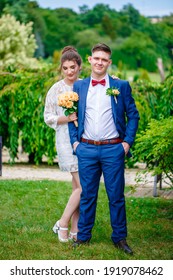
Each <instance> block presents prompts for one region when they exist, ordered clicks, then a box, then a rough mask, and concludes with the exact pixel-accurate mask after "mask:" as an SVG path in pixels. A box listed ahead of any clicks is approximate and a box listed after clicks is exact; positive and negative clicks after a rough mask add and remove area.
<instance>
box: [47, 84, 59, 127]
mask: <svg viewBox="0 0 173 280" xmlns="http://www.w3.org/2000/svg"><path fill="white" fill-rule="evenodd" d="M57 102H58V88H57V84H54V85H53V86H52V87H51V88H50V89H49V91H48V93H47V96H46V101H45V108H44V121H45V123H46V124H47V125H48V126H50V127H51V128H53V129H54V130H56V129H57V127H58V124H57V122H58V118H59V114H58V105H57Z"/></svg>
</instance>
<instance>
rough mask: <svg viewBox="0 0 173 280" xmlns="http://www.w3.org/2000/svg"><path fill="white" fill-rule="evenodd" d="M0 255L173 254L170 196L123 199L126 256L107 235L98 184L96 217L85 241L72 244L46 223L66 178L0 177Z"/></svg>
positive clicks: (58, 209)
mask: <svg viewBox="0 0 173 280" xmlns="http://www.w3.org/2000/svg"><path fill="white" fill-rule="evenodd" d="M0 192H1V204H0V219H1V223H0V235H1V238H0V258H1V260H48V259H49V260H130V259H131V260H148V259H149V260H150V259H152V260H158V259H159V260H169V259H173V255H172V252H173V242H172V241H173V240H172V236H173V227H172V218H173V213H172V200H165V199H163V198H134V197H127V198H126V209H127V220H128V239H127V240H128V243H129V245H130V246H131V247H132V248H133V250H134V255H133V256H128V255H126V254H124V253H123V252H121V251H119V250H117V249H116V248H115V247H114V246H113V244H112V241H111V239H110V236H111V227H110V219H109V209H108V201H107V196H106V193H105V188H104V187H103V184H101V186H100V190H99V198H98V205H97V216H96V221H95V226H94V228H93V237H92V240H91V242H90V245H89V246H81V247H79V248H76V249H73V248H72V246H71V243H67V244H63V243H60V242H58V240H57V236H56V235H55V234H54V233H53V232H52V226H53V225H54V223H55V221H56V220H57V219H58V218H59V217H60V216H61V214H62V212H63V209H64V207H65V205H66V202H67V200H68V197H69V195H70V192H71V185H70V183H69V182H55V181H46V180H44V181H22V180H8V181H6V180H1V181H0Z"/></svg>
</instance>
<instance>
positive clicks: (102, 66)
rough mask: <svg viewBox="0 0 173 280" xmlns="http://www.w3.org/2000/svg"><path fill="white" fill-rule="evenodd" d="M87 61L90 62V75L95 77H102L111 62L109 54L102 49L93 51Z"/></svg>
mask: <svg viewBox="0 0 173 280" xmlns="http://www.w3.org/2000/svg"><path fill="white" fill-rule="evenodd" d="M88 61H89V63H90V64H91V70H92V75H94V76H96V77H98V78H99V77H100V78H102V77H104V76H105V74H106V72H107V69H108V67H109V65H110V64H111V63H112V61H111V59H110V54H108V53H106V52H104V51H95V52H93V53H92V56H89V57H88Z"/></svg>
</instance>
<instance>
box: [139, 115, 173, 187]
mask: <svg viewBox="0 0 173 280" xmlns="http://www.w3.org/2000/svg"><path fill="white" fill-rule="evenodd" d="M135 155H137V157H138V159H139V160H141V161H142V162H146V163H147V167H148V168H149V170H152V171H154V174H162V173H164V174H165V175H166V178H168V179H169V180H170V182H171V185H173V160H172V155H173V117H169V118H166V119H163V120H151V121H150V122H149V124H148V126H147V129H146V130H145V131H143V132H141V133H140V134H139V135H138V137H137V139H136V145H135Z"/></svg>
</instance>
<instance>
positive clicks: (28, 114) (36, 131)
mask: <svg viewBox="0 0 173 280" xmlns="http://www.w3.org/2000/svg"><path fill="white" fill-rule="evenodd" d="M4 76H5V78H4ZM55 78H56V72H55V70H54V69H51V68H50V67H48V68H47V69H45V70H43V69H42V70H41V71H37V72H36V71H35V72H34V71H30V72H29V71H18V72H16V73H15V74H14V73H11V74H10V73H8V74H7V73H4V75H3V76H2V75H1V79H0V85H1V95H0V120H1V125H0V135H1V136H2V137H3V145H4V146H6V147H8V148H9V151H10V156H11V160H12V162H13V161H14V160H15V158H16V156H17V151H18V144H19V137H20V139H21V141H22V146H23V150H24V152H26V153H28V155H29V156H31V155H33V156H34V162H35V163H36V164H38V163H40V162H41V160H42V156H43V155H46V156H47V157H48V163H52V162H53V159H54V158H55V155H56V152H55V139H54V131H53V130H52V129H50V128H48V127H47V125H46V124H45V123H44V119H43V111H44V102H45V96H46V94H47V91H48V89H49V87H50V86H51V85H52V84H53V83H54V82H55Z"/></svg>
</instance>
